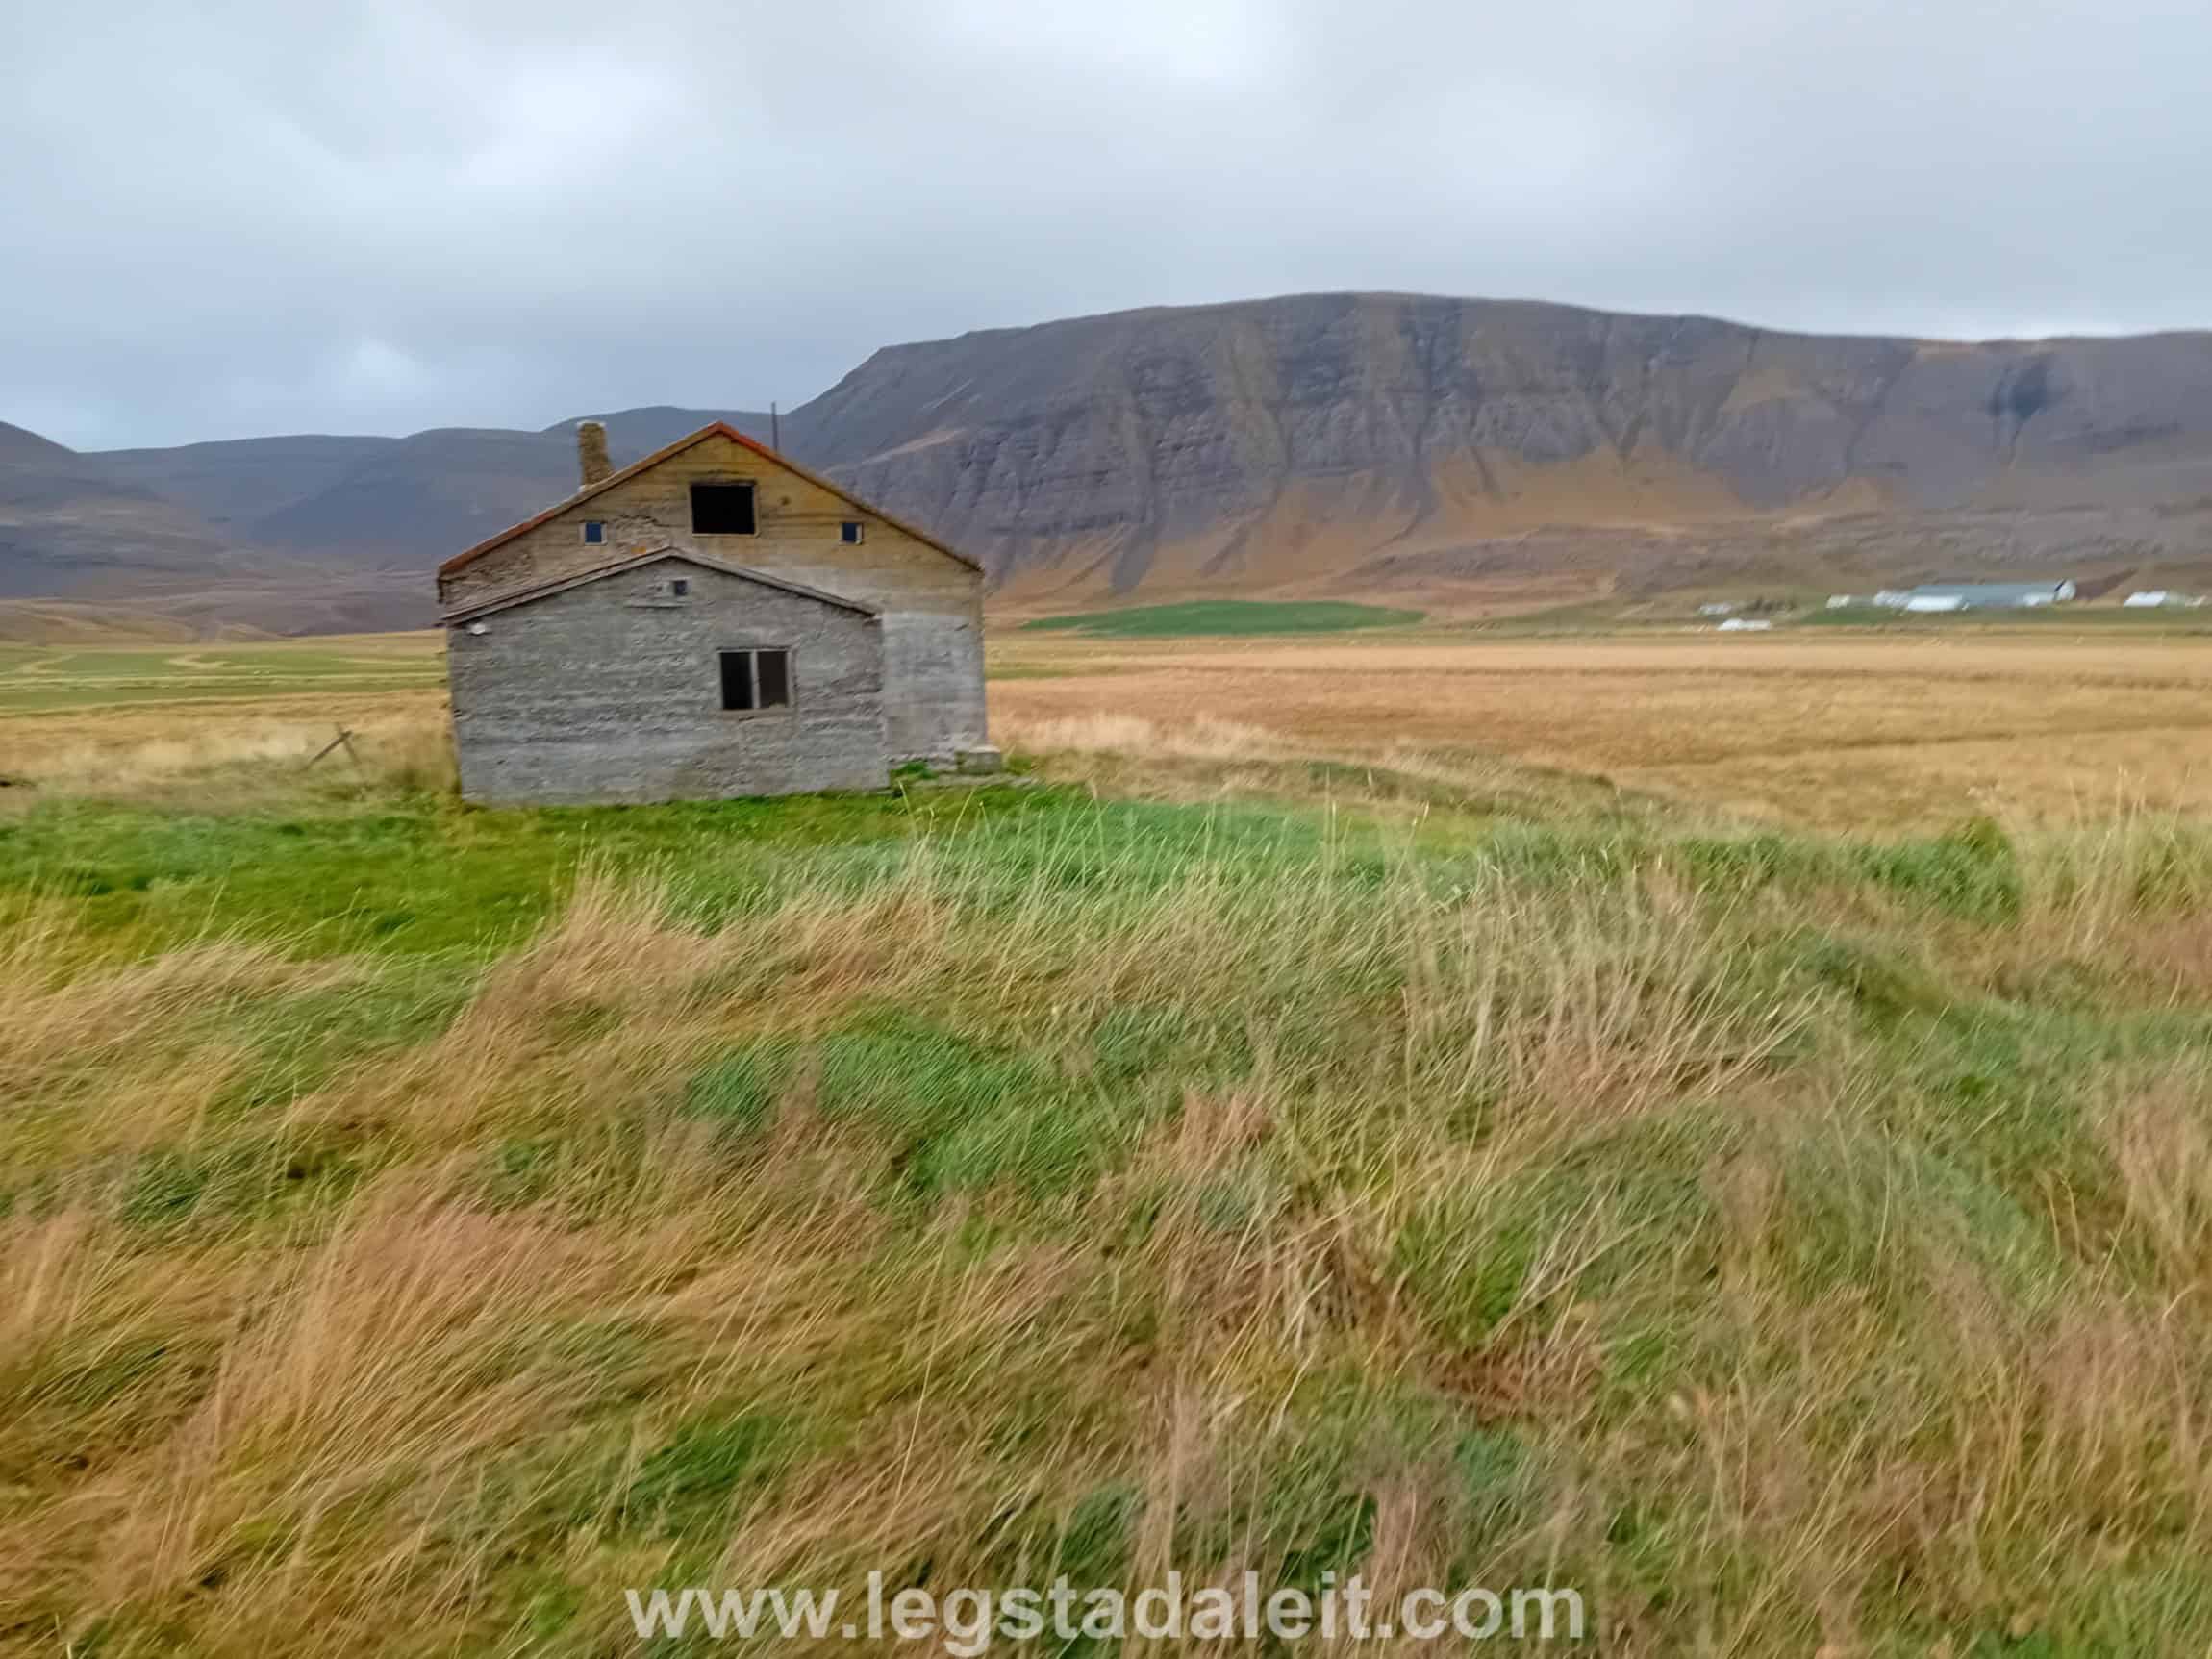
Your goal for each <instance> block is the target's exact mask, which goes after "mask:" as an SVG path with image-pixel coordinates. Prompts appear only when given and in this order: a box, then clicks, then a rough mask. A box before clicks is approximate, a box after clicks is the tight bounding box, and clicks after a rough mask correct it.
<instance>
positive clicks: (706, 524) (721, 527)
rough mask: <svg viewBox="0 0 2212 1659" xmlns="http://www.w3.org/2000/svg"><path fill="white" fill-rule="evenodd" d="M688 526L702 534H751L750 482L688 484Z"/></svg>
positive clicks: (751, 492)
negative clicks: (689, 489) (689, 486)
mask: <svg viewBox="0 0 2212 1659" xmlns="http://www.w3.org/2000/svg"><path fill="white" fill-rule="evenodd" d="M691 528H692V529H693V530H694V531H696V532H697V533H698V534H699V535H701V536H750V535H751V534H752V533H753V487H752V486H751V485H750V484H694V485H692V486H691Z"/></svg>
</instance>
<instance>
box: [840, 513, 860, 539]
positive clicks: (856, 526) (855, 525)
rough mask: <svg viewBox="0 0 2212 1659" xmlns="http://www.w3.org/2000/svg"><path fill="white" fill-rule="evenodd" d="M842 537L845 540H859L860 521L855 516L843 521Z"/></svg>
mask: <svg viewBox="0 0 2212 1659" xmlns="http://www.w3.org/2000/svg"><path fill="white" fill-rule="evenodd" d="M844 539H845V540H847V541H858V540H860V521H859V520H858V519H857V518H847V519H846V520H845V521H844Z"/></svg>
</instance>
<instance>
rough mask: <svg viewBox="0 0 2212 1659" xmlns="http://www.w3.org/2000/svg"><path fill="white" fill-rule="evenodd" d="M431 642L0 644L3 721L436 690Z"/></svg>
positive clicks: (437, 668) (439, 672)
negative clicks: (306, 695)
mask: <svg viewBox="0 0 2212 1659" xmlns="http://www.w3.org/2000/svg"><path fill="white" fill-rule="evenodd" d="M442 676H443V665H442V664H441V662H440V659H439V657H438V655H437V651H436V644H435V641H431V642H427V643H425V642H423V641H420V640H418V639H416V638H415V637H409V636H394V637H392V638H391V639H390V640H389V641H339V642H334V643H332V644H329V645H319V644H292V643H289V642H287V643H282V644H270V645H219V646H204V647H191V648H174V649H159V650H126V649H107V648H101V649H95V650H65V649H63V650H48V649H38V648H33V647H27V646H0V715H7V714H30V713H45V712H51V711H55V710H65V709H76V708H97V707H105V706H111V705H125V704H138V703H163V702H232V701H240V700H255V699H262V698H268V697H274V696H282V695H285V694H287V693H291V692H311V691H312V692H321V691H333V692H337V691H398V690H405V689H410V688H415V687H426V686H435V685H438V684H440V681H441V679H442Z"/></svg>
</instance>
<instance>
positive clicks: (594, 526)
mask: <svg viewBox="0 0 2212 1659" xmlns="http://www.w3.org/2000/svg"><path fill="white" fill-rule="evenodd" d="M604 540H607V526H606V525H604V524H602V523H600V522H599V520H598V519H596V518H587V519H585V520H584V545H585V546H587V547H596V546H598V545H599V543H600V542H602V541H604Z"/></svg>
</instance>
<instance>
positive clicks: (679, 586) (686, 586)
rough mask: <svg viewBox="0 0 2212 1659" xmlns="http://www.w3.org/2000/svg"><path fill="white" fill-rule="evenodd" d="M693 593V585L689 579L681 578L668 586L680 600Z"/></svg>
mask: <svg viewBox="0 0 2212 1659" xmlns="http://www.w3.org/2000/svg"><path fill="white" fill-rule="evenodd" d="M668 591H669V592H671V593H673V594H675V596H676V597H677V598H679V599H681V598H682V597H683V596H684V595H685V594H687V593H689V592H690V591H691V580H690V578H688V577H684V576H679V577H677V578H676V579H675V580H674V581H673V582H670V583H669V584H668Z"/></svg>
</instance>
